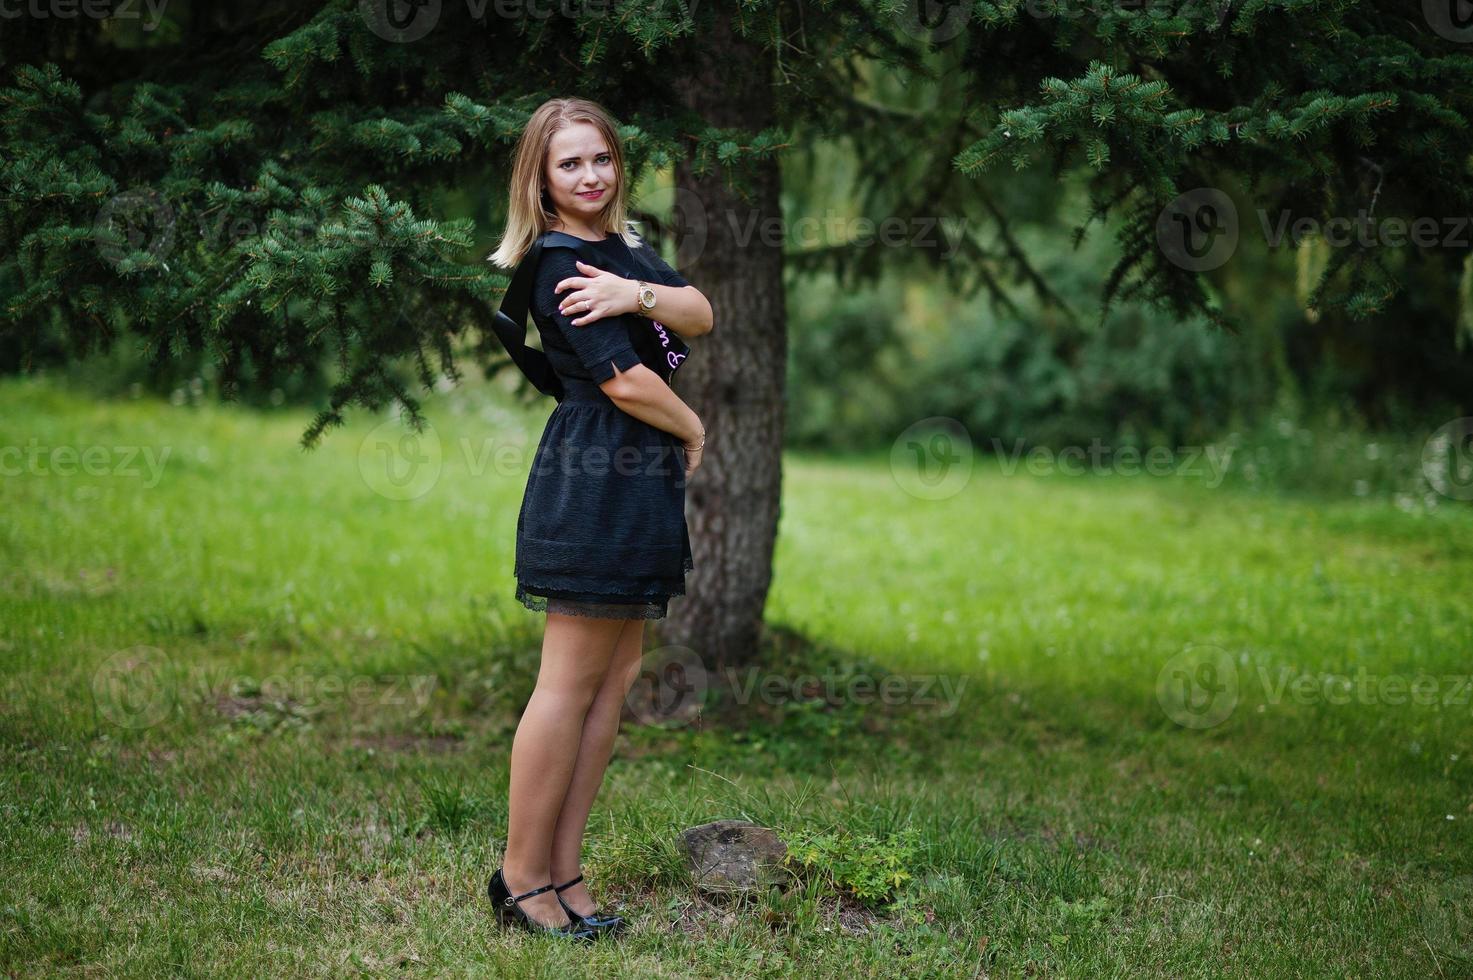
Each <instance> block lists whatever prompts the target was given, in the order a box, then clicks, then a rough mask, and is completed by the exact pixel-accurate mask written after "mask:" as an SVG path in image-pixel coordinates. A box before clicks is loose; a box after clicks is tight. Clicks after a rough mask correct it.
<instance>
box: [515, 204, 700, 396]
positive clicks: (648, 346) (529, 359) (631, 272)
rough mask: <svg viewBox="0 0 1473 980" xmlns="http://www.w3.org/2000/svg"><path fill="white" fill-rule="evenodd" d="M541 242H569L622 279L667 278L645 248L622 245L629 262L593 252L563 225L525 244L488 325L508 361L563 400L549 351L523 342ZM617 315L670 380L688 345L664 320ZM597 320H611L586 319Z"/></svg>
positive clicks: (644, 359) (644, 358)
mask: <svg viewBox="0 0 1473 980" xmlns="http://www.w3.org/2000/svg"><path fill="white" fill-rule="evenodd" d="M544 248H570V249H572V250H573V251H574V252H576V253H577V254H578V258H580V259H582V260H583V261H584V262H586V263H587V264H589V265H593V266H597V267H598V268H600V269H607V270H608V271H609V272H612V273H614V274H615V275H618V276H623V277H624V278H626V279H643V280H645V281H646V282H654V283H659V284H660V285H665V282H664V279H663V278H662V277H661V275H660V272H659V271H658V270H656V269H655V267H654V266H653V265H651V264H650V262H649V261H648V259H647V258H646V257H645V256H644V255H643V254H641V253H642V252H643V249H632V248H630V249H626V252H627V254H628V255H629V256H630V257H631V258H632V259H633V265H630V264H629V263H628V262H626V261H625V260H624V259H623V258H622V257H620V256H617V255H616V254H604V253H602V252H595V251H594V250H593V249H592V248H591V247H590V245H589V243H588V242H586V241H584V240H583V239H581V238H579V237H578V236H576V235H569V234H565V233H564V232H561V231H549V232H546V233H544V234H543V235H541V236H539V237H538V239H537V240H536V241H534V242H533V243H532V247H531V248H529V249H527V254H526V255H525V256H523V257H522V261H521V263H520V264H518V265H517V268H516V271H515V272H513V273H512V277H511V284H510V285H509V286H507V287H506V294H505V295H504V296H502V298H501V308H500V309H499V310H497V311H496V316H495V318H494V319H493V320H492V323H491V325H492V328H493V329H494V330H495V331H496V339H498V340H500V341H501V346H502V347H505V348H506V352H507V354H509V355H511V359H512V363H513V364H515V365H516V366H517V367H518V368H519V369H520V370H521V372H522V374H524V375H526V377H527V380H528V381H530V382H532V387H534V388H536V389H537V390H538V391H540V392H542V393H543V394H544V395H551V396H552V397H553V398H556V399H557V400H558V401H562V400H563V394H564V392H563V383H562V380H561V379H560V378H559V377H558V376H557V372H556V371H554V370H553V369H552V365H551V364H550V363H549V362H548V360H547V355H546V354H544V353H543V352H542V351H540V350H537V349H535V348H532V347H528V346H527V309H528V307H529V305H530V304H531V301H532V286H533V284H534V283H535V281H536V279H537V262H538V260H539V259H541V257H542V250H543V249H544ZM619 319H621V320H623V321H624V328H625V329H626V330H628V331H629V342H630V344H631V345H632V346H633V347H634V352H635V353H636V354H638V355H639V360H640V363H641V364H643V365H644V366H645V367H647V368H649V369H650V370H651V371H654V372H655V373H656V374H658V375H659V376H660V378H661V380H663V381H664V382H665V383H666V384H669V383H670V379H671V378H673V377H674V376H675V371H676V369H677V368H679V367H680V365H681V364H682V363H683V362H684V361H685V357H686V355H687V354H689V353H690V346H689V345H688V344H686V342H685V341H684V340H682V339H681V338H680V336H679V335H678V334H676V333H675V331H673V330H671V329H669V328H668V327H666V326H665V325H664V324H662V323H659V322H657V321H655V320H650V319H648V318H647V317H643V316H640V315H639V314H637V313H629V314H624V315H622V316H620V317H619ZM598 326H611V324H604V323H603V321H601V320H596V321H594V322H593V323H591V324H589V327H590V328H592V327H598Z"/></svg>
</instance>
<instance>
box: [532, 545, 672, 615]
mask: <svg viewBox="0 0 1473 980" xmlns="http://www.w3.org/2000/svg"><path fill="white" fill-rule="evenodd" d="M684 566H685V568H684V571H686V572H688V571H690V570H691V569H693V568H695V562H694V560H693V559H691V558H689V557H687V558H686V559H685V560H684ZM683 595H685V586H684V584H683V583H682V584H681V585H679V586H677V587H675V588H673V589H672V590H670V591H668V592H659V593H652V594H649V595H642V596H632V595H631V596H625V595H617V594H608V593H594V592H573V591H569V590H566V589H549V588H539V587H537V586H535V585H531V584H527V583H523V582H521V581H520V580H518V582H517V592H516V597H517V601H518V602H520V603H521V604H522V605H524V606H526V607H527V608H528V609H530V610H532V611H533V612H552V613H558V614H561V615H564V616H591V617H596V618H599V619H663V618H665V616H666V615H667V613H668V611H669V601H670V600H671V599H673V598H675V597H676V596H683Z"/></svg>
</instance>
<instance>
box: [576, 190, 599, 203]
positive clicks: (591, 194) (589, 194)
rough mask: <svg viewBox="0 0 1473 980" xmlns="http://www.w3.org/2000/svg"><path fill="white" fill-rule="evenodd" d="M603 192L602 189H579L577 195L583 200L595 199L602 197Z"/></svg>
mask: <svg viewBox="0 0 1473 980" xmlns="http://www.w3.org/2000/svg"><path fill="white" fill-rule="evenodd" d="M603 193H604V192H603V191H579V192H578V196H579V197H581V198H583V200H585V201H597V200H598V199H599V198H600V197H603Z"/></svg>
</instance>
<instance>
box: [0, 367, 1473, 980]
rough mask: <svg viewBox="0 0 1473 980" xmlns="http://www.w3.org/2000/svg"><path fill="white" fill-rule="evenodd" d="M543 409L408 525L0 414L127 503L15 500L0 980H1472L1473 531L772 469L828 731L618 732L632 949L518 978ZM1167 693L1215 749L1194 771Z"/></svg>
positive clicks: (717, 726) (104, 430)
mask: <svg viewBox="0 0 1473 980" xmlns="http://www.w3.org/2000/svg"><path fill="white" fill-rule="evenodd" d="M545 410H546V409H545V406H544V407H543V408H542V409H541V412H532V413H523V412H521V411H519V410H515V409H508V408H505V407H504V406H503V404H502V403H501V402H499V401H498V400H497V398H496V397H495V396H494V395H493V394H492V393H490V392H489V391H488V386H485V385H478V386H476V387H474V388H468V389H465V390H461V391H457V392H454V393H452V394H451V395H450V396H446V397H445V398H442V399H436V400H435V401H434V402H433V403H432V404H431V405H430V406H429V413H430V417H431V419H432V420H433V422H434V425H435V429H436V433H437V435H438V437H439V439H440V445H441V447H442V449H443V453H442V465H441V466H440V467H439V469H438V478H437V479H436V480H435V481H434V483H433V486H432V487H430V488H429V489H428V490H427V492H425V493H423V494H422V495H419V496H416V497H413V498H412V499H394V498H395V497H396V496H397V497H401V498H402V497H406V496H407V495H406V494H402V493H397V492H395V491H393V490H392V489H388V490H386V491H385V490H384V488H385V487H391V485H389V484H385V483H383V482H382V479H381V477H382V473H383V470H382V465H381V462H379V457H378V456H377V455H376V452H377V451H376V450H375V448H374V443H373V441H372V440H368V441H365V437H366V436H368V434H369V432H370V430H371V429H372V428H373V425H374V422H375V421H376V420H370V419H363V420H359V421H357V422H355V423H354V425H353V426H352V427H351V428H350V429H349V430H347V431H339V432H336V433H334V434H332V435H331V436H330V437H329V438H328V440H327V442H326V443H325V444H324V445H323V446H322V447H321V448H320V449H319V450H317V451H316V452H315V453H311V454H304V453H302V452H301V450H300V449H299V448H298V447H297V438H298V435H299V433H300V431H301V429H302V428H303V427H304V425H305V422H306V421H307V420H306V419H304V418H302V417H300V416H296V415H291V414H287V413H280V414H256V413H250V412H244V411H238V410H235V409H232V408H228V407H211V406H208V405H204V406H191V405H187V404H186V405H179V406H176V405H170V404H168V403H159V402H155V401H150V400H136V401H130V400H120V401H112V402H94V401H91V400H88V399H86V398H83V397H79V396H76V395H73V394H71V393H68V392H66V391H63V390H60V389H59V388H58V387H57V386H56V385H54V384H52V383H47V382H35V381H32V382H24V381H15V380H12V381H7V382H5V383H3V384H0V446H18V447H21V448H22V449H24V448H25V447H27V446H28V445H30V444H31V440H32V439H34V440H35V445H37V446H45V447H54V446H62V445H65V446H73V447H76V448H77V449H78V450H83V449H86V448H87V447H92V446H97V447H104V449H103V450H102V451H101V452H102V453H104V454H105V455H106V460H107V461H106V463H105V464H102V468H103V469H105V470H106V472H104V473H102V474H100V475H88V474H77V475H70V476H65V475H59V474H55V473H46V474H44V475H43V474H35V473H24V474H21V475H6V476H4V477H3V484H0V485H3V496H0V506H3V517H0V562H3V565H0V664H3V670H0V779H3V794H0V807H3V811H0V813H3V818H0V881H3V882H4V884H3V886H0V969H3V970H4V971H6V972H7V973H15V974H21V975H33V974H36V975H69V974H84V973H86V974H93V973H105V974H109V975H111V974H125V975H140V976H142V975H156V974H159V973H173V974H190V975H280V974H291V975H296V974H317V975H334V976H336V975H342V974H348V973H364V974H375V975H377V974H394V975H416V976H440V975H486V974H488V973H489V974H492V975H505V976H524V975H536V976H559V977H561V976H570V975H590V976H592V975H628V976H641V977H643V976H671V977H674V976H682V977H683V976H692V975H694V976H710V977H727V976H739V975H763V976H771V975H789V974H791V975H795V976H798V975H801V976H807V975H810V974H817V975H827V976H839V975H844V976H850V977H856V976H875V977H891V976H896V975H906V976H911V975H916V976H954V977H975V976H984V975H985V976H991V977H999V976H1049V977H1098V976H1120V977H1194V976H1201V977H1216V976H1241V977H1254V978H1259V977H1279V976H1327V977H1328V976H1335V977H1339V976H1407V977H1429V976H1430V977H1454V976H1468V975H1470V970H1473V915H1470V912H1469V909H1470V907H1473V906H1470V904H1469V902H1470V899H1473V834H1470V831H1469V827H1470V824H1473V768H1470V763H1473V738H1470V734H1473V691H1470V690H1468V683H1469V681H1468V678H1469V674H1470V673H1473V670H1470V662H1473V656H1470V654H1473V611H1470V609H1469V606H1468V604H1467V602H1466V597H1467V588H1468V583H1469V582H1470V581H1473V512H1470V509H1469V508H1467V507H1460V506H1455V505H1450V506H1443V507H1439V508H1437V509H1435V510H1431V511H1428V510H1425V509H1420V508H1418V509H1413V510H1411V511H1410V512H1409V511H1407V510H1405V509H1402V508H1399V507H1397V506H1394V505H1392V504H1390V503H1386V502H1381V501H1376V500H1368V499H1357V498H1354V497H1352V496H1348V495H1347V496H1344V497H1334V498H1324V499H1316V498H1314V497H1312V496H1309V495H1296V496H1294V497H1293V498H1272V497H1269V496H1266V495H1264V494H1262V493H1250V492H1248V491H1246V490H1243V489H1233V488H1232V487H1231V486H1229V485H1223V486H1218V487H1215V488H1208V487H1206V486H1204V485H1202V483H1201V481H1195V482H1194V481H1191V480H1185V479H1177V478H1165V477H1160V478H1153V477H1145V476H1138V477H1128V478H1127V477H1122V476H1119V475H1111V476H1082V477H1069V476H1032V475H1028V474H1027V473H1026V472H1025V471H1020V472H1018V473H1016V474H1014V475H1011V476H1009V475H1005V474H1004V473H1002V472H1001V471H1000V470H999V468H998V467H997V466H996V465H995V464H994V463H992V462H991V461H989V460H986V459H980V460H979V461H978V466H977V469H976V471H975V472H974V473H973V475H972V477H971V479H970V481H969V482H968V483H967V484H966V486H965V487H964V488H963V489H962V490H961V491H960V492H959V493H957V494H955V495H954V496H951V497H948V498H945V499H941V500H923V499H919V498H917V497H914V496H911V495H909V494H907V493H905V492H904V491H902V490H901V488H900V486H899V485H898V483H897V481H896V479H895V477H894V476H893V475H892V473H891V472H890V469H889V466H888V462H887V460H886V458H883V457H881V458H853V459H840V460H823V459H819V458H816V457H801V456H792V457H789V458H788V459H787V460H786V468H785V476H784V500H783V511H782V526H781V534H780V538H779V542H778V550H777V556H776V560H775V576H774V582H773V590H772V593H771V595H770V597H769V601H768V617H767V618H768V624H769V627H770V633H769V637H768V640H769V647H768V654H767V656H768V664H769V666H768V668H767V669H769V670H770V671H772V672H773V673H774V674H792V673H794V672H800V671H802V670H807V671H809V672H811V673H814V674H817V675H819V678H818V680H819V681H820V682H822V681H825V680H827V681H828V682H831V683H832V684H833V685H834V691H835V692H836V693H835V695H834V697H833V698H832V699H831V702H829V703H820V702H817V701H809V702H805V703H788V704H772V703H766V702H763V701H762V700H761V699H760V698H759V699H757V701H756V703H752V704H750V705H747V706H745V707H744V706H741V705H732V704H731V703H730V702H729V701H728V702H725V703H723V704H719V705H713V710H712V711H711V712H709V713H708V714H707V715H706V716H705V717H704V718H702V719H699V720H698V721H697V722H696V723H695V724H693V725H690V726H687V727H684V728H676V729H664V728H658V727H641V726H637V725H632V724H628V723H626V726H625V729H624V731H623V733H622V734H621V736H620V742H619V745H618V746H617V748H616V752H615V759H614V762H613V763H612V765H611V767H610V770H609V775H608V779H607V782H606V784H605V787H604V790H603V793H602V795H601V796H600V797H599V800H598V802H597V804H596V806H595V810H594V815H593V820H592V825H591V828H590V839H589V845H588V852H587V857H586V860H585V871H586V873H587V874H588V877H589V879H590V881H591V882H592V883H593V889H594V892H595V896H596V897H599V898H601V899H603V900H604V901H605V902H606V903H609V904H619V905H623V906H624V907H625V908H626V909H627V910H629V911H630V912H631V914H632V916H633V918H634V922H635V925H634V928H633V930H632V932H631V933H630V934H629V935H628V936H627V938H626V939H625V940H624V941H623V942H622V943H619V944H609V945H604V946H601V947H600V948H598V949H594V950H571V949H561V948H556V947H555V946H554V945H552V944H550V943H548V942H547V941H539V940H537V939H535V938H534V937H529V936H525V935H522V934H518V933H504V932H501V931H499V930H498V929H497V928H496V926H495V924H494V922H493V920H492V918H491V916H490V915H489V909H488V907H487V904H486V902H485V898H484V887H485V880H486V877H487V876H488V875H489V873H490V872H491V870H493V869H494V868H495V867H496V866H497V864H498V863H499V858H500V852H501V846H502V835H503V834H504V829H505V809H506V800H505V791H506V778H507V772H506V764H507V759H506V756H507V752H508V749H509V743H510V736H511V733H512V731H513V730H514V727H515V723H516V713H517V710H518V709H519V708H520V706H521V703H522V701H523V700H524V699H525V697H526V695H527V693H528V692H529V691H530V687H531V683H532V678H533V673H534V671H535V667H536V656H537V649H538V644H539V640H540V629H541V619H540V617H539V616H538V615H537V614H534V613H531V612H529V611H527V610H524V609H522V607H521V606H519V605H517V604H516V603H515V602H514V601H513V600H512V597H511V596H512V590H513V579H512V574H511V569H512V550H511V549H512V540H513V532H514V529H515V525H516V513H517V505H518V502H519V500H520V494H521V490H522V485H523V481H524V479H525V474H526V469H527V466H528V465H530V464H529V460H528V459H527V458H526V456H525V455H523V456H516V455H513V456H512V457H510V459H505V458H504V459H503V460H502V461H501V463H500V465H498V462H497V460H496V459H495V457H494V451H495V450H496V448H497V447H498V446H500V445H502V444H503V443H504V442H506V443H508V444H515V443H516V441H517V440H521V441H522V443H523V444H524V445H531V444H535V441H536V436H537V433H538V431H539V425H540V417H541V413H542V412H545ZM463 440H464V441H463ZM467 446H468V447H469V454H468V453H467V451H466V447H467ZM112 447H144V448H146V449H148V450H149V451H150V452H152V453H153V454H154V455H153V457H152V458H153V459H155V460H157V459H158V458H160V456H161V454H162V453H163V452H164V451H165V450H166V449H167V451H168V456H167V457H166V458H164V465H163V469H162V472H161V474H159V475H158V477H157V479H156V480H155V479H151V478H150V476H149V475H148V474H149V471H148V469H147V466H146V464H145V459H146V458H147V457H139V458H137V459H135V460H134V463H135V465H136V467H137V469H138V471H139V472H138V475H128V474H127V473H126V472H121V471H119V469H118V467H119V466H120V465H121V464H123V463H124V462H126V460H125V458H124V456H123V455H122V453H123V452H126V451H127V450H122V451H115V450H114V449H113V448H112ZM478 453H487V455H485V456H481V457H478V456H477V454H478ZM53 458H54V457H53ZM102 458H104V457H103V456H100V455H94V460H99V459H102ZM3 463H9V464H10V465H13V464H14V458H13V457H12V458H10V459H9V460H6V459H0V464H3ZM94 468H97V467H94ZM375 487H378V488H379V489H378V490H376V489H375ZM381 491H383V492H381ZM675 601H676V602H679V601H681V600H678V599H677V600H675ZM651 645H653V644H651ZM1184 651H1185V653H1184ZM1203 651H1206V652H1207V653H1208V654H1211V655H1213V656H1215V657H1217V658H1218V660H1217V661H1216V663H1217V667H1218V668H1220V670H1219V673H1218V674H1217V675H1210V674H1208V675H1203V674H1200V673H1198V672H1197V671H1198V669H1199V668H1197V667H1196V665H1194V664H1187V665H1186V666H1187V668H1188V669H1187V670H1186V672H1185V673H1184V674H1183V673H1179V672H1176V671H1174V670H1173V668H1172V664H1173V663H1178V664H1179V663H1180V662H1181V658H1182V657H1183V656H1185V657H1186V658H1191V657H1193V656H1201V655H1203ZM1173 658H1177V660H1176V661H1173ZM887 672H888V676H892V677H894V678H896V679H897V681H898V682H899V683H900V684H902V685H903V686H902V687H901V688H900V690H899V694H898V695H897V696H895V697H893V698H892V699H891V700H892V701H894V702H897V703H891V704H886V705H865V704H860V703H857V699H856V698H854V697H851V696H850V695H849V694H848V693H846V692H851V691H853V690H854V689H852V688H850V687H848V686H847V685H849V684H850V683H851V682H852V681H853V680H855V679H856V678H883V677H884V676H887ZM1357 672H1359V676H1360V677H1361V678H1362V681H1361V684H1362V687H1361V688H1360V690H1361V691H1365V690H1369V691H1370V692H1371V693H1372V694H1375V695H1376V697H1375V698H1374V701H1373V700H1372V698H1371V697H1369V696H1367V695H1365V694H1363V693H1358V692H1357V691H1356V690H1355V688H1354V682H1355V680H1356V678H1357V676H1358V675H1357ZM1228 675H1231V676H1228ZM1340 676H1344V677H1348V678H1350V679H1351V681H1352V688H1351V693H1350V694H1349V696H1346V693H1345V692H1346V689H1345V688H1343V687H1341V686H1338V685H1339V682H1338V681H1336V680H1335V678H1336V677H1340ZM1182 677H1187V678H1204V677H1205V678H1206V679H1207V681H1209V682H1210V683H1211V684H1212V685H1217V684H1220V683H1222V682H1225V681H1228V680H1231V681H1234V682H1235V683H1236V693H1235V694H1234V693H1232V692H1231V689H1230V688H1228V689H1225V690H1226V691H1227V693H1219V694H1218V697H1219V698H1227V699H1228V700H1226V701H1223V700H1218V701H1213V702H1211V706H1213V707H1225V708H1230V709H1231V710H1225V711H1223V712H1220V713H1221V714H1222V717H1221V718H1220V720H1217V723H1215V724H1211V725H1203V726H1202V727H1194V726H1195V725H1198V724H1200V723H1199V722H1196V721H1194V719H1195V718H1197V717H1198V716H1194V715H1192V714H1190V713H1185V714H1183V713H1180V712H1178V711H1177V707H1178V706H1177V703H1176V702H1175V701H1173V700H1172V697H1173V692H1174V691H1176V690H1177V687H1176V686H1174V685H1176V684H1177V683H1178V682H1179V681H1180V679H1181V678H1182ZM1296 678H1305V679H1304V680H1302V681H1299V682H1298V683H1299V684H1300V687H1299V688H1297V690H1298V692H1299V693H1298V694H1297V695H1296V694H1295V693H1294V692H1295V690H1296V688H1294V687H1292V686H1285V685H1292V684H1293V683H1294V682H1295V679H1296ZM1418 678H1426V680H1423V681H1420V682H1419V683H1421V684H1423V685H1426V684H1429V683H1430V684H1431V685H1432V687H1431V688H1428V687H1425V686H1423V687H1421V688H1419V689H1418V690H1419V691H1420V692H1421V694H1420V695H1415V696H1414V695H1413V694H1411V693H1410V685H1411V684H1412V683H1413V682H1416V681H1417V680H1418ZM1327 679H1328V680H1327ZM1158 682H1161V684H1159V685H1158ZM1397 684H1401V685H1403V687H1404V688H1406V689H1407V691H1408V693H1405V694H1404V696H1403V703H1386V700H1387V699H1386V694H1387V693H1388V691H1389V692H1390V693H1391V694H1392V695H1393V697H1394V695H1395V693H1396V687H1395V685H1397ZM819 686H821V683H820V685H819ZM1206 690H1207V687H1206V686H1204V687H1202V688H1201V690H1200V691H1199V693H1201V691H1206ZM1429 691H1430V695H1429ZM947 692H950V694H948V693H947ZM912 696H915V699H916V700H921V701H923V700H924V698H925V697H926V696H929V697H930V698H931V699H932V703H930V704H926V703H912V701H911V700H910V699H911V698H912ZM952 698H959V700H953V699H952ZM1429 700H1435V701H1436V702H1437V703H1420V702H1427V701H1429ZM1342 702H1343V703H1342ZM1173 717H1177V718H1184V719H1185V720H1186V721H1187V724H1185V725H1184V724H1179V723H1177V721H1175V720H1173ZM727 817H734V818H744V819H751V820H755V821H758V822H761V823H764V824H766V825H768V826H772V827H774V828H775V829H777V830H778V831H779V832H780V833H781V834H782V835H783V836H784V837H785V839H787V840H789V841H790V843H792V844H794V846H795V852H794V853H795V854H806V855H809V856H811V857H813V858H814V863H813V864H812V865H810V866H807V867H801V866H800V867H795V869H794V876H793V878H792V883H791V887H789V888H787V889H786V890H785V891H783V892H776V891H775V892H773V893H771V894H765V895H760V896H754V897H750V898H746V899H741V900H734V901H733V900H720V899H714V898H710V897H706V896H703V895H701V894H699V893H697V892H696V891H695V890H694V889H693V888H692V887H691V885H690V883H689V880H688V878H687V877H686V875H685V874H684V872H683V868H682V865H681V859H680V857H679V852H678V850H677V848H676V834H677V833H678V831H679V830H680V829H682V828H684V827H687V826H691V825H694V824H697V823H703V822H706V821H709V820H715V819H720V818H727ZM897 871H898V875H896V874H895V873H896V872H897ZM892 875H895V877H891V876H892ZM886 880H889V881H890V886H889V887H890V888H891V891H890V892H889V894H887V895H885V896H884V897H885V898H888V899H890V901H884V900H883V899H882V900H876V901H871V902H870V903H869V904H864V903H861V902H860V901H858V900H857V899H855V898H853V897H845V896H844V895H843V894H842V893H843V892H844V891H845V889H846V888H856V887H857V888H860V889H861V890H868V891H875V890H876V889H878V890H880V891H883V890H884V887H883V882H884V881H886Z"/></svg>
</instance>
